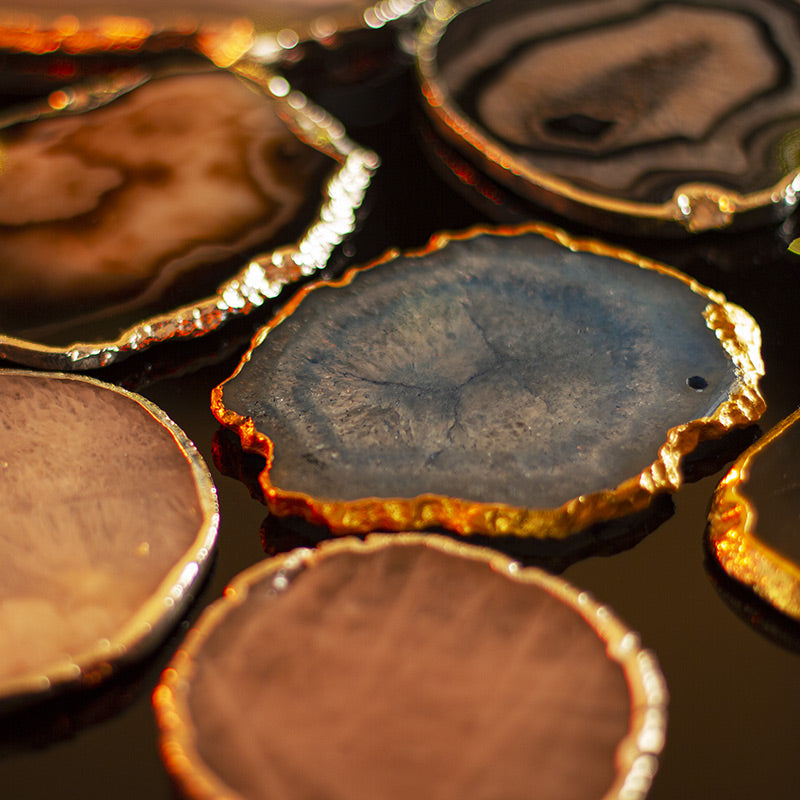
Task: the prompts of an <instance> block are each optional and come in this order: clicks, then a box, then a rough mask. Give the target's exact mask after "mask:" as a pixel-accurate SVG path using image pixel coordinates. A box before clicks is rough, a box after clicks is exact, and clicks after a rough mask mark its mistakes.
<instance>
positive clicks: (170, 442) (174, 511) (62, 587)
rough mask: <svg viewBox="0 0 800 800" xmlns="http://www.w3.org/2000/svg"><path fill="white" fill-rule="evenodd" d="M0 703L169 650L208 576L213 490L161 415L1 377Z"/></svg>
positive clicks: (71, 384)
mask: <svg viewBox="0 0 800 800" xmlns="http://www.w3.org/2000/svg"><path fill="white" fill-rule="evenodd" d="M0 398H1V399H2V407H3V417H2V419H0V431H2V436H0V439H1V440H2V448H0V486H2V494H0V497H2V500H0V502H1V503H2V513H1V514H0V706H5V707H11V706H13V705H15V704H19V703H21V702H23V701H28V700H32V699H35V698H38V697H43V696H46V695H47V694H49V693H50V692H52V691H54V690H58V689H62V688H65V687H70V686H94V685H96V684H97V683H99V682H100V681H101V680H103V679H105V678H107V677H109V676H110V675H112V674H113V673H114V672H115V670H116V668H117V667H118V666H121V665H124V664H128V663H132V662H133V661H135V660H137V659H140V658H142V657H143V656H145V655H146V654H147V653H149V652H150V651H151V650H153V649H155V647H156V646H157V645H158V644H160V642H161V641H162V640H163V638H164V637H165V636H166V635H167V633H168V632H169V630H170V629H171V627H172V626H173V625H174V624H175V623H176V622H177V620H178V619H179V618H180V616H181V615H182V614H183V612H184V611H185V610H186V605H187V601H188V599H189V597H190V596H191V595H193V593H194V591H195V589H196V584H197V583H198V581H199V580H200V578H201V577H202V576H203V575H204V574H205V572H206V570H207V568H208V565H209V563H210V560H211V559H210V554H211V550H212V548H213V546H214V542H215V539H216V533H217V523H218V515H217V500H216V490H215V488H214V485H213V483H212V481H211V476H210V474H209V472H208V469H207V468H206V466H205V464H204V463H203V461H202V459H201V458H200V456H199V454H198V453H197V451H196V450H195V448H194V445H193V444H192V443H191V442H190V441H189V440H188V439H187V438H186V436H185V434H184V433H183V432H182V431H180V430H179V429H178V428H177V426H176V425H175V424H174V423H173V422H172V421H171V420H170V419H169V418H168V417H167V416H166V415H165V414H164V413H163V412H162V411H160V410H159V409H157V408H156V407H155V406H153V405H152V404H151V403H149V402H147V401H146V400H144V399H143V398H141V397H138V396H137V395H134V394H131V393H129V392H126V391H124V390H122V389H119V388H117V387H116V386H111V385H108V384H104V383H100V382H98V381H94V380H90V379H88V378H82V377H69V376H66V375H58V374H42V373H32V372H17V371H10V370H0Z"/></svg>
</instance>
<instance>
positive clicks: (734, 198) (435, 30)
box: [415, 0, 800, 233]
mask: <svg viewBox="0 0 800 800" xmlns="http://www.w3.org/2000/svg"><path fill="white" fill-rule="evenodd" d="M485 2H487V0H468V2H465V3H453V2H450V1H449V0H436V2H433V3H431V4H430V5H428V6H426V16H425V19H424V22H423V24H422V25H420V26H419V28H418V30H417V36H416V40H415V62H416V70H417V77H418V81H419V85H420V90H421V92H422V96H423V99H424V105H425V109H426V111H427V112H428V114H429V116H430V117H431V119H432V120H433V122H434V123H435V124H436V127H437V128H438V130H439V131H440V132H441V133H442V135H444V136H445V137H446V138H447V139H448V140H449V141H451V142H453V143H454V144H455V145H456V146H457V147H459V148H460V149H461V150H462V151H466V153H467V155H470V156H472V157H473V158H476V159H477V161H478V163H479V164H480V166H481V168H482V169H484V170H485V171H486V172H487V173H488V174H489V175H491V176H492V177H495V178H496V179H497V180H498V181H499V182H500V183H503V184H505V185H507V186H510V187H511V188H513V189H515V190H516V191H518V192H520V193H521V194H522V195H524V196H527V197H529V198H530V199H532V200H534V201H536V202H539V203H541V204H542V205H544V206H546V207H548V208H551V209H553V210H555V211H558V212H559V213H560V214H563V215H564V216H573V217H575V218H576V219H578V220H581V221H583V222H588V223H589V224H596V225H597V226H598V227H608V226H611V227H619V226H620V225H622V226H624V229H625V230H626V231H627V232H630V230H631V225H634V227H635V228H636V229H638V230H639V232H642V233H646V232H660V231H668V230H670V229H672V230H673V231H679V230H680V229H683V230H684V231H686V232H689V233H700V232H703V231H708V230H719V229H722V228H726V227H728V226H730V225H732V224H733V223H734V222H735V221H736V220H737V218H741V217H742V216H743V215H745V214H749V215H751V216H754V217H756V216H757V217H758V219H757V220H754V221H756V222H758V223H762V224H763V223H765V222H767V221H772V220H778V219H782V218H784V217H786V216H787V215H788V214H789V213H791V211H792V210H793V209H794V207H795V205H796V204H797V193H798V192H800V168H798V169H795V170H792V171H791V172H789V173H787V174H786V175H785V176H784V177H783V178H781V180H779V181H777V182H776V183H775V185H774V186H770V187H767V188H765V189H761V190H759V191H756V192H750V193H748V194H740V193H738V192H735V191H733V190H731V189H727V188H724V187H722V186H718V185H716V184H713V183H704V182H695V183H687V184H684V185H681V186H679V187H677V188H676V190H675V192H674V194H673V196H672V198H671V199H670V200H669V201H667V202H664V203H645V202H636V201H628V200H623V199H620V198H616V197H611V196H608V195H604V194H601V193H599V192H592V191H589V190H586V189H582V188H580V187H578V186H575V185H574V184H573V183H571V182H570V181H568V180H565V179H563V178H559V177H558V176H557V175H553V174H550V173H548V172H544V171H543V170H540V169H537V168H536V167H534V166H531V164H530V163H529V162H527V161H525V160H523V159H519V158H517V157H515V156H514V154H513V153H512V152H510V151H509V150H508V149H506V148H505V147H503V145H502V144H500V143H499V142H498V141H496V140H495V139H494V138H493V137H491V136H490V135H488V134H487V133H486V132H485V131H484V130H483V129H482V128H481V127H480V126H478V125H476V124H475V123H473V122H472V120H470V118H469V117H467V116H465V115H464V114H463V113H462V111H461V110H460V109H459V107H458V105H457V104H456V103H455V102H454V100H453V98H452V97H451V96H450V95H449V93H448V92H447V90H446V88H445V87H444V86H443V85H442V84H441V83H440V81H439V78H438V71H437V67H436V63H437V62H436V58H437V47H438V44H439V40H440V39H441V37H442V36H443V35H444V33H445V31H446V30H447V26H448V25H449V24H450V22H451V21H452V20H453V19H454V18H455V17H457V16H458V15H459V14H461V13H463V12H465V11H468V10H469V9H470V8H472V7H474V6H478V5H481V4H483V3H485ZM762 217H763V219H762Z"/></svg>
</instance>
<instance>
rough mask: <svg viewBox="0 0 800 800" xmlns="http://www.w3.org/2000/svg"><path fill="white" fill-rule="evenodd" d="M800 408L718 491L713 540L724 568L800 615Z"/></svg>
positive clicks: (762, 441)
mask: <svg viewBox="0 0 800 800" xmlns="http://www.w3.org/2000/svg"><path fill="white" fill-rule="evenodd" d="M798 446H800V411H795V412H794V413H793V414H791V415H790V416H789V417H787V418H786V419H785V420H783V422H781V423H780V424H779V425H777V426H775V427H774V428H772V429H771V430H770V431H769V432H768V433H767V434H765V435H764V436H763V437H762V438H761V439H759V440H758V442H756V443H755V444H754V445H753V446H752V447H750V448H749V449H748V450H747V451H746V452H745V453H744V454H743V455H742V456H741V457H740V458H739V459H737V460H736V461H735V462H734V464H733V466H732V467H731V469H730V471H729V472H728V474H727V475H726V476H725V477H724V478H723V479H722V481H721V482H720V484H719V486H718V487H717V490H716V492H715V494H714V500H713V503H712V506H711V510H710V512H709V517H708V519H709V526H708V545H709V549H710V551H711V553H712V555H713V556H714V557H715V558H716V560H717V561H718V562H719V564H720V566H721V567H722V569H723V570H724V571H725V572H726V573H727V574H728V575H729V576H730V577H731V578H733V579H734V580H735V581H738V582H739V583H740V584H743V585H744V586H746V587H747V588H748V589H750V590H751V591H752V592H754V593H755V594H756V595H757V596H758V597H760V598H761V599H762V600H765V601H766V602H768V603H771V604H772V605H773V606H774V607H775V608H777V609H778V610H779V611H781V612H782V613H783V614H786V615H788V616H790V617H793V618H794V619H796V620H800V546H799V544H798V530H797V517H798V508H800V488H799V487H800V470H798V466H797V452H798Z"/></svg>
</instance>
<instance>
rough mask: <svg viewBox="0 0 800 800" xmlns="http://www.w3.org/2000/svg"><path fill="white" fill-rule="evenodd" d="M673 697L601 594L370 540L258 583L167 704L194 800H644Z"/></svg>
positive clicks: (165, 712)
mask: <svg viewBox="0 0 800 800" xmlns="http://www.w3.org/2000/svg"><path fill="white" fill-rule="evenodd" d="M666 702H667V693H666V688H665V684H664V680H663V677H662V676H661V673H660V672H659V669H658V665H657V663H656V661H655V658H654V656H653V655H652V654H651V653H649V652H648V651H645V650H642V649H641V647H640V644H639V639H638V636H637V635H636V634H634V633H632V632H630V631H629V630H628V629H627V628H626V627H625V626H624V625H623V624H622V623H621V622H620V621H619V620H618V619H616V617H615V616H614V615H613V613H612V612H611V611H610V610H609V609H608V608H605V607H600V606H598V605H597V603H596V602H595V601H594V600H593V599H592V598H591V597H589V596H588V595H587V594H586V593H585V592H579V591H578V590H577V589H575V588H573V587H572V586H570V585H569V584H567V583H566V582H564V581H563V580H560V579H558V578H554V577H552V576H549V575H547V574H546V573H544V572H541V571H539V570H534V569H520V568H519V567H518V565H517V564H516V563H514V562H510V561H508V560H507V559H505V558H504V557H501V556H498V555H497V554H496V553H494V552H493V551H491V550H482V549H479V548H474V547H466V546H463V545H459V544H456V543H454V542H452V541H450V540H445V539H443V538H441V537H436V536H430V537H420V536H413V535H402V534H401V535H400V536H396V537H388V536H384V537H381V536H371V537H369V538H368V539H367V541H366V543H362V542H360V541H356V540H352V539H345V540H340V541H337V542H333V543H331V542H328V543H326V544H323V545H322V546H321V547H320V548H319V549H317V550H315V551H311V550H300V551H294V552H292V553H290V554H288V555H287V556H284V557H281V558H276V559H271V560H269V561H266V562H263V563H261V564H259V565H257V566H256V567H253V568H251V569H250V570H248V571H247V572H245V573H243V574H242V575H240V576H239V577H238V578H236V579H235V581H234V582H233V583H232V584H231V586H230V587H229V588H228V589H227V590H226V592H225V597H224V599H222V600H220V601H219V602H218V603H217V604H215V605H214V606H212V607H211V609H209V610H208V611H207V612H206V614H204V616H203V617H202V618H201V619H200V621H199V622H198V624H197V626H196V627H195V628H194V629H193V631H191V632H190V633H189V636H188V637H187V639H186V641H185V644H184V647H183V648H182V651H181V653H180V655H179V656H178V657H177V658H175V659H174V660H173V662H172V663H171V665H170V666H169V667H168V668H167V669H166V670H165V672H164V673H163V676H162V681H161V684H160V685H159V686H158V688H157V689H156V691H155V693H154V705H155V708H156V714H157V717H158V721H159V724H160V728H161V734H162V741H161V751H162V755H163V758H164V761H165V764H166V766H167V769H168V770H169V771H170V772H171V773H172V774H173V776H174V777H175V778H176V780H177V782H178V785H179V786H180V787H181V789H182V790H184V791H185V792H186V793H187V794H188V795H189V796H191V797H203V798H222V797H225V798H237V800H244V799H245V798H246V799H247V800H256V799H258V800H266V799H267V798H274V797H282V798H285V799H286V800H294V798H298V799H299V798H312V797H319V796H320V795H321V794H324V795H325V796H328V797H347V798H352V800H359V798H365V799H366V798H374V797H382V798H387V800H389V799H390V798H409V797H423V796H425V797H451V796H452V797H461V798H481V797H487V796H490V795H491V796H494V797H504V798H529V797H537V798H540V800H550V799H553V800H554V799H555V798H559V800H570V798H575V800H579V799H580V800H583V799H584V798H587V797H598V798H599V797H605V798H617V797H620V798H621V797H626V798H627V797H630V798H640V797H643V796H644V794H646V792H647V789H648V788H649V784H650V780H651V779H652V777H653V775H654V774H655V771H656V768H657V755H658V753H659V751H660V749H661V747H662V744H663V741H664V735H665V723H666Z"/></svg>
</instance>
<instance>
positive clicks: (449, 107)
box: [417, 0, 800, 235]
mask: <svg viewBox="0 0 800 800" xmlns="http://www.w3.org/2000/svg"><path fill="white" fill-rule="evenodd" d="M426 10H427V19H426V21H425V24H424V25H422V26H421V27H420V30H419V33H418V38H417V68H418V74H419V79H420V86H421V90H422V94H423V96H424V99H425V102H426V109H427V111H428V112H429V113H430V116H431V117H432V119H433V120H434V122H435V123H436V124H437V126H438V128H439V130H440V132H441V133H442V135H443V136H445V137H446V138H447V139H448V140H449V141H450V142H452V143H453V144H454V145H455V146H456V147H458V148H459V149H460V150H461V151H462V152H463V153H464V154H465V155H466V156H467V157H469V158H470V159H471V160H472V161H473V162H474V163H475V164H478V165H479V166H480V167H481V168H482V169H484V170H485V171H486V172H487V173H488V174H490V175H491V176H492V177H493V178H496V179H497V180H498V181H499V182H501V183H503V184H505V185H506V186H509V187H510V188H512V189H514V190H515V191H516V192H518V193H519V194H521V195H523V196H524V197H526V198H528V199H532V200H534V201H535V202H537V203H539V204H541V205H542V206H544V207H546V208H549V209H551V210H553V211H556V212H558V213H559V214H562V215H564V216H566V217H569V218H573V219H576V220H580V221H581V222H584V223H588V224H590V225H593V226H595V227H601V228H607V229H614V230H620V231H623V232H625V233H632V232H638V233H646V234H653V233H655V234H663V235H671V234H673V233H681V232H686V231H688V232H692V233H695V232H701V231H705V230H711V229H721V228H727V227H729V226H736V227H740V228H744V227H750V226H754V225H758V224H764V223H766V222H774V221H775V220H777V219H781V218H783V217H785V216H787V215H788V214H789V213H790V212H791V211H792V209H793V208H794V206H795V205H796V202H797V191H798V189H800V157H799V156H798V146H797V142H798V131H800V61H798V55H797V54H798V52H800V35H799V34H798V25H799V24H800V10H798V8H797V5H796V4H795V3H785V2H782V0H733V2H727V1H726V2H720V1H719V0H710V2H705V1H704V0H698V1H697V2H692V1H690V2H681V3H650V2H646V1H645V0H589V1H588V2H586V1H585V0H543V1H542V2H536V3H530V2H526V0H477V1H476V0H471V1H470V2H467V3H459V2H446V1H445V2H436V3H431V4H430V5H429V6H427V7H426Z"/></svg>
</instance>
